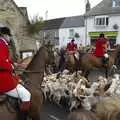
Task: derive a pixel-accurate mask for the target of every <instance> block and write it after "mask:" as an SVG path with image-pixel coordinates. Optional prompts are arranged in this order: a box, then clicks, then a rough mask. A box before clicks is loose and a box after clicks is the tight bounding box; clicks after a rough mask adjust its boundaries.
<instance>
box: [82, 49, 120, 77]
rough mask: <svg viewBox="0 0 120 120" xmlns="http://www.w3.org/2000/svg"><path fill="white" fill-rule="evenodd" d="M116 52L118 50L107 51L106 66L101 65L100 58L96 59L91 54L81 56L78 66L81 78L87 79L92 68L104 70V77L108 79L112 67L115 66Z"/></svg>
mask: <svg viewBox="0 0 120 120" xmlns="http://www.w3.org/2000/svg"><path fill="white" fill-rule="evenodd" d="M118 51H120V49H119V48H116V49H111V50H110V51H108V54H109V60H108V62H107V64H106V65H104V64H103V63H102V58H98V57H96V56H94V55H93V54H92V53H85V54H83V56H82V57H81V59H80V65H81V69H82V71H83V76H85V77H86V78H88V75H89V73H90V71H91V70H92V69H93V68H104V69H105V71H106V72H105V75H106V77H108V76H109V72H110V70H111V68H112V66H113V65H114V64H115V60H116V56H117V53H118Z"/></svg>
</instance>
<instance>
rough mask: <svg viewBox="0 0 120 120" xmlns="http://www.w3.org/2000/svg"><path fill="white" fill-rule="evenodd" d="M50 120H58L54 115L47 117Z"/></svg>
mask: <svg viewBox="0 0 120 120" xmlns="http://www.w3.org/2000/svg"><path fill="white" fill-rule="evenodd" d="M48 116H49V117H50V118H52V119H53V120H60V119H59V118H57V117H55V116H54V115H48Z"/></svg>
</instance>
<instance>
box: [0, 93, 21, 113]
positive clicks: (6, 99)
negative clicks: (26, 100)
mask: <svg viewBox="0 0 120 120" xmlns="http://www.w3.org/2000/svg"><path fill="white" fill-rule="evenodd" d="M3 104H5V105H6V107H7V108H8V110H9V111H10V112H11V113H12V112H13V111H14V112H15V111H16V112H19V101H18V99H16V98H13V97H10V96H7V95H4V94H3V95H0V105H3Z"/></svg>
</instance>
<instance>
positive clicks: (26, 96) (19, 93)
mask: <svg viewBox="0 0 120 120" xmlns="http://www.w3.org/2000/svg"><path fill="white" fill-rule="evenodd" d="M5 94H6V95H8V96H11V97H15V98H18V99H21V101H22V102H26V101H30V99H31V94H30V92H29V91H28V90H27V89H26V88H24V87H23V86H22V85H21V84H18V85H17V86H16V88H15V89H13V90H10V91H8V92H6V93H5Z"/></svg>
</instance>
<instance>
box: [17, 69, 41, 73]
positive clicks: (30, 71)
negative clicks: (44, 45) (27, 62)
mask: <svg viewBox="0 0 120 120" xmlns="http://www.w3.org/2000/svg"><path fill="white" fill-rule="evenodd" d="M15 71H20V72H25V73H43V72H41V71H32V70H24V69H15Z"/></svg>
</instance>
